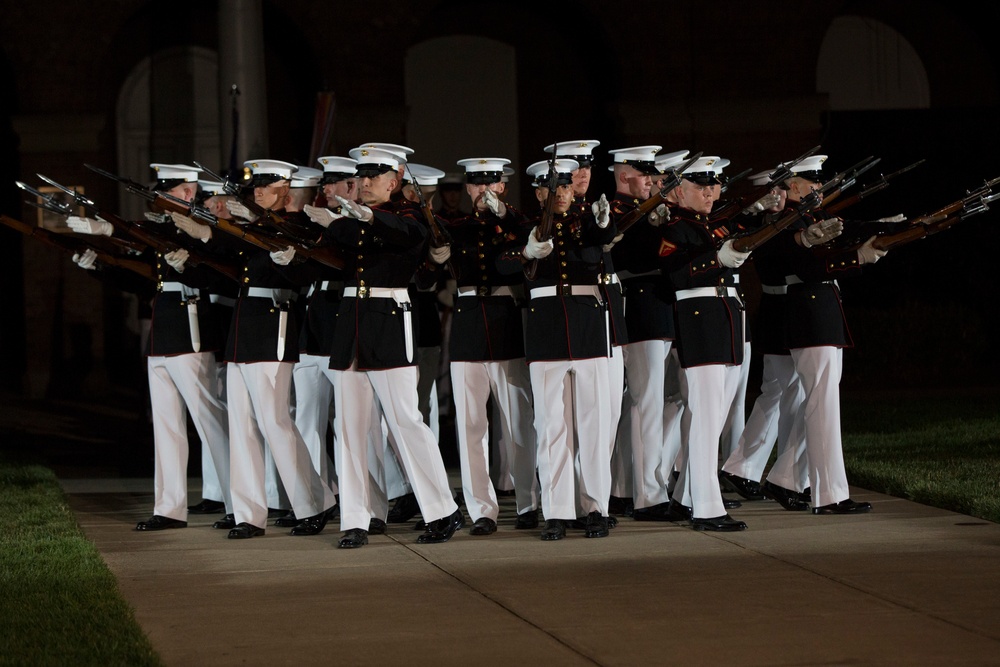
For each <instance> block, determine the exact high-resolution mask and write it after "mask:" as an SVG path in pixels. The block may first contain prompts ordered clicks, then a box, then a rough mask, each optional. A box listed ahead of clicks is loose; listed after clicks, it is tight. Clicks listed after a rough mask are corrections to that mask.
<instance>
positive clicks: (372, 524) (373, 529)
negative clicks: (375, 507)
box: [368, 519, 388, 535]
mask: <svg viewBox="0 0 1000 667" xmlns="http://www.w3.org/2000/svg"><path fill="white" fill-rule="evenodd" d="M387 528H388V527H387V526H386V524H385V521H383V520H382V519H372V520H371V521H369V522H368V534H369V535H385V531H386V529H387Z"/></svg>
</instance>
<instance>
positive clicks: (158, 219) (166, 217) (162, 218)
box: [142, 211, 170, 225]
mask: <svg viewBox="0 0 1000 667" xmlns="http://www.w3.org/2000/svg"><path fill="white" fill-rule="evenodd" d="M142 217H144V218H146V220H149V221H150V222H155V223H156V224H158V225H162V224H164V223H167V222H170V214H169V213H153V212H152V211H146V212H145V213H143V214H142Z"/></svg>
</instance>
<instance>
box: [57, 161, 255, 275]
mask: <svg viewBox="0 0 1000 667" xmlns="http://www.w3.org/2000/svg"><path fill="white" fill-rule="evenodd" d="M37 176H38V177H39V178H40V179H42V180H43V181H45V182H46V183H48V184H49V185H51V186H53V187H56V188H58V189H60V190H62V191H63V192H65V193H66V194H68V195H69V196H70V197H72V198H73V201H74V202H76V204H77V205H78V206H82V207H83V208H84V210H85V211H87V212H88V213H91V214H93V215H95V216H97V217H98V218H100V219H101V220H104V221H106V222H109V223H111V225H112V226H114V228H115V229H117V230H119V231H121V232H122V233H124V234H127V235H129V236H131V237H132V238H134V239H136V240H138V241H141V242H142V243H145V244H146V245H147V246H149V247H150V248H152V249H153V250H154V251H156V252H159V253H168V252H173V251H174V250H177V249H179V248H180V247H181V246H180V245H179V244H177V243H174V242H172V241H168V240H166V239H164V238H162V237H160V236H158V235H156V234H153V233H151V232H149V231H147V230H145V229H143V228H142V227H141V226H140V225H139V223H136V222H130V221H128V220H123V219H121V218H119V217H118V216H117V215H112V214H110V213H105V212H103V211H102V210H101V209H100V207H98V205H97V204H96V203H95V202H94V201H93V200H92V199H88V198H87V197H85V196H83V195H82V194H80V193H79V192H77V191H76V190H71V189H69V188H67V187H66V186H65V185H60V184H59V183H56V182H55V181H53V180H52V179H51V178H46V177H45V176H42V175H41V174H37ZM185 250H187V251H188V264H190V265H191V266H198V265H199V264H204V265H205V266H208V267H211V268H212V269H215V270H216V271H218V272H219V273H221V274H222V275H224V276H226V277H227V278H230V279H232V280H234V281H236V282H239V281H240V272H239V271H238V270H237V269H236V267H233V266H230V265H228V264H224V263H222V262H219V261H218V260H215V259H213V258H211V257H208V256H207V255H205V254H204V253H201V252H198V251H197V250H193V249H191V248H185Z"/></svg>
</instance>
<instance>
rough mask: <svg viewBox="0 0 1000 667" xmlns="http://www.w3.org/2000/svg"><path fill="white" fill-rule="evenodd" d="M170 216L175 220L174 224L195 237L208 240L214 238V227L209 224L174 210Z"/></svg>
mask: <svg viewBox="0 0 1000 667" xmlns="http://www.w3.org/2000/svg"><path fill="white" fill-rule="evenodd" d="M170 218H171V219H172V220H173V221H174V226H175V227H177V229H179V230H181V231H182V232H184V233H185V234H187V235H188V236H190V237H191V238H193V239H198V240H199V241H203V242H204V241H208V240H209V239H210V238H212V228H211V227H209V226H208V225H203V224H201V223H199V222H196V221H195V220H194V218H190V217H188V216H186V215H183V214H181V213H178V212H176V211H172V212H171V213H170Z"/></svg>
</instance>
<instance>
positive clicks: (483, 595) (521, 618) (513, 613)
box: [385, 533, 607, 667]
mask: <svg viewBox="0 0 1000 667" xmlns="http://www.w3.org/2000/svg"><path fill="white" fill-rule="evenodd" d="M385 536H386V537H388V538H389V539H390V540H392V541H393V542H395V543H396V544H398V545H399V546H401V547H403V548H404V549H406V550H407V551H409V552H410V553H412V554H414V555H415V556H417V558H420V559H421V560H423V561H424V562H425V563H427V564H428V565H430V566H431V567H433V568H435V569H436V570H438V571H439V572H441V573H442V574H444V575H445V576H447V577H450V578H451V579H453V580H455V581H457V582H458V583H459V584H461V585H462V586H464V587H465V588H467V589H468V590H470V591H472V592H473V593H476V594H477V595H479V596H480V597H481V598H483V599H485V600H488V601H489V602H490V603H492V604H493V605H495V606H497V607H499V608H500V609H503V610H504V611H505V612H507V613H508V614H510V615H511V616H513V617H514V618H516V619H518V620H519V621H521V622H522V623H524V624H526V625H529V626H531V627H532V628H534V629H536V630H538V631H539V632H541V633H542V634H543V635H545V636H546V637H549V638H550V639H552V640H553V641H554V642H556V643H557V644H559V645H560V646H563V647H565V648H567V649H568V650H570V651H572V652H573V653H574V654H575V655H577V656H579V657H580V658H583V659H584V660H586V661H587V662H589V663H591V664H593V665H598V666H599V667H607V666H606V665H605V664H604V663H602V662H598V661H597V660H594V658H593V657H591V656H589V655H587V654H585V653H582V652H581V651H580V649H578V648H577V647H576V646H573V645H572V644H570V643H568V642H567V641H565V640H563V639H562V638H561V637H558V636H557V635H554V634H552V633H551V632H549V631H548V630H546V629H545V628H543V627H541V626H540V625H538V624H537V623H535V622H534V621H532V620H530V619H528V618H525V617H524V616H523V615H522V614H519V613H517V612H516V611H515V610H514V609H511V608H510V607H508V606H507V605H505V604H504V603H503V602H500V601H499V600H497V599H496V598H494V597H492V596H490V595H489V594H488V593H486V592H484V591H481V590H479V589H478V588H476V587H475V586H473V585H471V584H470V583H469V582H467V581H465V580H464V579H462V578H461V577H460V576H458V575H457V574H455V573H454V572H451V571H449V570H447V569H446V568H444V567H442V566H441V565H439V564H438V563H435V562H434V561H433V560H431V559H430V558H428V557H427V556H425V555H424V554H422V553H420V552H419V551H417V550H416V549H414V548H413V546H412V545H411V543H409V542H403V541H402V540H399V539H397V538H396V537H395V536H392V535H389V534H388V533H386V535H385Z"/></svg>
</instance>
